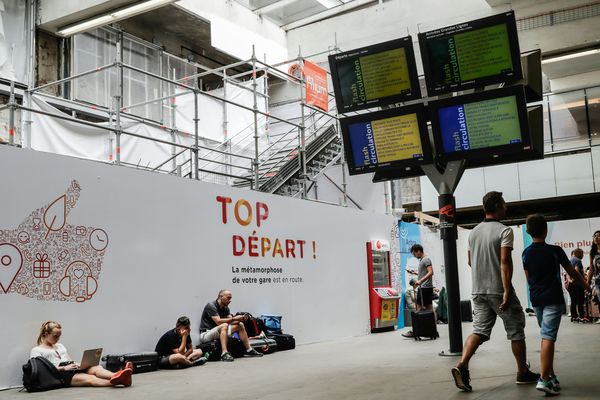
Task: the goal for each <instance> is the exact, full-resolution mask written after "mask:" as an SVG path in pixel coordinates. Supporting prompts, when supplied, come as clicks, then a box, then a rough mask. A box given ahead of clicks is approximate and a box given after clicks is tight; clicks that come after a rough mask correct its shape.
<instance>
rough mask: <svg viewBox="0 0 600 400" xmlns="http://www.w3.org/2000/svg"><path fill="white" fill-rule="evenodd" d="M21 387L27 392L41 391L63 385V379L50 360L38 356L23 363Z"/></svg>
mask: <svg viewBox="0 0 600 400" xmlns="http://www.w3.org/2000/svg"><path fill="white" fill-rule="evenodd" d="M23 387H24V388H25V389H27V391H28V392H43V391H46V390H52V389H58V388H62V387H65V381H64V380H63V378H62V377H61V376H60V372H59V371H58V369H56V367H55V366H54V365H53V364H52V363H51V362H50V361H48V360H47V359H45V358H44V357H39V356H38V357H34V358H30V359H29V361H27V364H24V365H23Z"/></svg>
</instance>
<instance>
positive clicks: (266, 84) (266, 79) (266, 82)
mask: <svg viewBox="0 0 600 400" xmlns="http://www.w3.org/2000/svg"><path fill="white" fill-rule="evenodd" d="M263 58H264V60H265V64H266V63H267V55H266V54H264V55H263ZM263 76H264V85H263V90H264V100H265V111H266V112H267V115H266V116H265V135H266V139H267V143H268V144H271V138H270V134H271V127H270V126H269V73H268V72H267V71H266V70H265V72H264V75H263Z"/></svg>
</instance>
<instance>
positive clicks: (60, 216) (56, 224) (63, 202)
mask: <svg viewBox="0 0 600 400" xmlns="http://www.w3.org/2000/svg"><path fill="white" fill-rule="evenodd" d="M66 221H67V196H66V195H64V194H63V195H62V196H60V197H59V198H58V199H56V200H54V201H53V202H52V203H51V204H50V205H49V206H48V208H46V211H45V212H44V225H46V228H48V232H46V237H45V238H44V239H46V238H48V235H49V234H50V232H51V231H53V232H57V231H60V230H61V229H62V228H63V227H64V226H65V223H66Z"/></svg>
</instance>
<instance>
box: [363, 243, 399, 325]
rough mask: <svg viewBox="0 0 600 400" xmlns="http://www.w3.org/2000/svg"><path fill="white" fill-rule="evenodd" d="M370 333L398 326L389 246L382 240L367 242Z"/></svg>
mask: <svg viewBox="0 0 600 400" xmlns="http://www.w3.org/2000/svg"><path fill="white" fill-rule="evenodd" d="M367 265H368V268H369V305H370V308H371V318H370V319H371V332H380V331H385V330H394V329H395V328H396V325H398V303H399V299H400V296H399V295H398V291H397V290H396V289H394V288H392V279H391V273H390V244H389V242H387V241H384V240H372V241H370V242H367Z"/></svg>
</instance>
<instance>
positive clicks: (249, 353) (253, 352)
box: [244, 349, 263, 357]
mask: <svg viewBox="0 0 600 400" xmlns="http://www.w3.org/2000/svg"><path fill="white" fill-rule="evenodd" d="M262 356H263V353H259V352H258V351H256V350H254V349H250V350H246V352H245V353H244V357H262Z"/></svg>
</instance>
